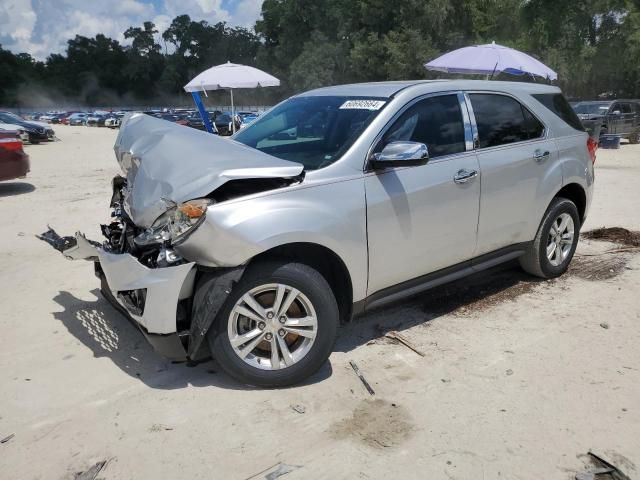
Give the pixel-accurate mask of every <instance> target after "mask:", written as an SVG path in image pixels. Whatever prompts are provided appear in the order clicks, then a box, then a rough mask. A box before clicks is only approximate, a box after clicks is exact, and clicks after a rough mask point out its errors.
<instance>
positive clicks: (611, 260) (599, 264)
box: [568, 254, 629, 281]
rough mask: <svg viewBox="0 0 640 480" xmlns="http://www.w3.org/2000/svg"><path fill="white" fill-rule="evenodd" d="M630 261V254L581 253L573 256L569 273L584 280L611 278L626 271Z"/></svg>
mask: <svg viewBox="0 0 640 480" xmlns="http://www.w3.org/2000/svg"><path fill="white" fill-rule="evenodd" d="M628 262H629V256H628V255H625V254H621V255H609V256H600V257H598V256H582V255H581V256H579V257H574V258H573V261H572V262H571V265H570V266H569V271H568V273H569V275H573V276H576V277H579V278H582V279H583V280H591V281H600V280H609V279H611V278H615V277H617V276H618V275H620V274H621V273H622V272H624V270H625V267H626V266H627V263H628Z"/></svg>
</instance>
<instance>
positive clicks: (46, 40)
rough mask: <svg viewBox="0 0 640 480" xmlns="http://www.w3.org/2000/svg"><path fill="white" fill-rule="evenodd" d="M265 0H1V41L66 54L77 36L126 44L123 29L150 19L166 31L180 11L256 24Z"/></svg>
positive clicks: (43, 53)
mask: <svg viewBox="0 0 640 480" xmlns="http://www.w3.org/2000/svg"><path fill="white" fill-rule="evenodd" d="M261 5H262V0H0V45H2V48H5V49H8V50H11V51H12V52H15V53H19V52H27V53H30V54H31V55H33V56H34V57H35V58H36V59H38V60H44V59H46V57H47V56H48V55H49V54H50V53H63V52H64V51H65V49H66V44H67V40H69V39H70V38H73V37H75V35H76V34H77V35H84V36H87V37H93V36H95V35H96V34H98V33H103V34H104V35H106V36H108V37H111V38H115V39H116V40H118V41H120V42H121V43H123V44H126V43H127V42H126V41H125V39H124V36H123V32H124V31H125V30H126V29H127V28H128V27H130V26H140V25H142V23H143V22H144V21H146V20H151V21H152V22H154V23H155V24H156V27H157V28H158V30H159V31H160V33H161V32H163V31H164V30H165V29H166V28H167V27H168V26H169V24H170V23H171V20H172V19H173V18H174V17H176V16H177V15H182V14H185V13H186V14H187V15H189V16H190V17H191V18H192V19H193V20H206V21H207V22H209V23H217V22H220V21H224V22H227V23H228V24H229V25H231V26H243V27H249V28H251V27H253V25H254V24H255V21H256V20H257V19H258V17H259V16H260V9H261Z"/></svg>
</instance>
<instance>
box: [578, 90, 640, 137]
mask: <svg viewBox="0 0 640 480" xmlns="http://www.w3.org/2000/svg"><path fill="white" fill-rule="evenodd" d="M573 109H574V110H575V112H576V113H577V114H578V117H579V118H580V120H581V121H582V124H583V125H584V127H585V129H586V130H587V131H588V132H589V134H590V135H591V136H592V137H593V138H596V139H597V138H599V137H600V136H602V135H608V134H609V135H620V136H621V137H622V138H627V139H629V142H630V143H640V100H607V101H589V102H579V103H577V104H575V105H574V106H573Z"/></svg>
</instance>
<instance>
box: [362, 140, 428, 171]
mask: <svg viewBox="0 0 640 480" xmlns="http://www.w3.org/2000/svg"><path fill="white" fill-rule="evenodd" d="M428 161H429V150H428V149H427V146H426V145H425V144H424V143H419V142H391V143H389V144H388V145H386V146H385V147H384V148H383V149H382V151H381V152H380V153H374V154H373V155H371V158H370V159H369V163H370V164H371V167H372V168H374V169H375V170H378V169H383V168H389V167H415V166H418V165H424V164H426V163H427V162H428Z"/></svg>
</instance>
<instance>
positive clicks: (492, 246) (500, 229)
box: [468, 92, 562, 256]
mask: <svg viewBox="0 0 640 480" xmlns="http://www.w3.org/2000/svg"><path fill="white" fill-rule="evenodd" d="M468 98H469V101H470V104H471V107H472V112H471V115H472V118H473V119H475V128H476V132H477V135H478V140H477V154H478V161H479V164H480V170H481V171H482V191H481V194H480V220H479V223H478V247H477V249H476V252H475V255H474V256H480V255H483V254H486V253H489V252H493V251H495V250H498V249H501V248H503V247H507V246H511V245H514V244H518V243H521V242H526V241H530V240H532V239H533V237H534V236H535V232H536V230H537V227H538V224H539V222H540V219H541V215H542V213H544V211H545V209H546V205H543V203H544V202H546V201H547V199H546V197H545V195H546V192H548V191H549V190H550V189H554V188H557V190H559V189H560V188H561V186H562V169H561V168H559V166H558V164H557V162H556V160H557V155H558V154H557V147H556V145H555V142H554V141H553V140H552V139H550V138H548V136H547V131H546V128H545V126H544V124H543V123H542V122H541V121H540V119H538V118H537V117H536V116H534V115H533V114H532V113H531V111H529V110H528V109H527V108H526V107H525V106H524V105H522V104H521V103H520V102H519V101H518V100H517V99H516V98H514V97H512V96H508V95H506V94H499V93H490V92H469V94H468ZM557 190H556V191H557Z"/></svg>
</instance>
